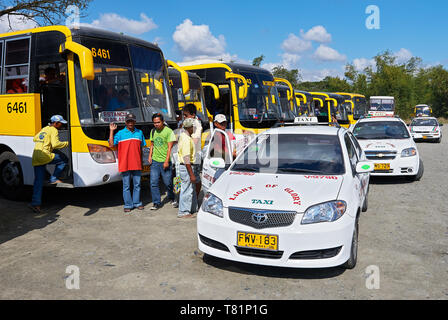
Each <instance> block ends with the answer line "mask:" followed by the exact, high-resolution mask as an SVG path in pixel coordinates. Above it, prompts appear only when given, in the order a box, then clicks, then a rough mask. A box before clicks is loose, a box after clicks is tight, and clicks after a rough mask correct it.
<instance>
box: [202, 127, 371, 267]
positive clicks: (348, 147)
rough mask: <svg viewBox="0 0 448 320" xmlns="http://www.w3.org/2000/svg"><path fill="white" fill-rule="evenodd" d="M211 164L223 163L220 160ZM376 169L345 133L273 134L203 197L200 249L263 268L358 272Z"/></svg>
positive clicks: (294, 130) (290, 130)
mask: <svg viewBox="0 0 448 320" xmlns="http://www.w3.org/2000/svg"><path fill="white" fill-rule="evenodd" d="M210 163H211V164H212V166H215V167H217V168H219V167H224V166H225V162H224V161H223V159H222V158H213V159H211V161H210ZM372 170H373V163H372V162H370V161H366V160H365V156H364V153H363V152H362V149H361V147H360V146H359V144H358V142H357V141H356V139H355V138H354V136H353V135H352V133H351V132H349V131H348V130H346V129H344V128H335V127H329V126H294V127H283V128H273V129H270V130H268V131H266V132H264V133H262V134H260V135H258V136H257V137H256V139H254V140H253V141H252V142H251V143H250V144H249V145H248V146H247V147H246V148H245V150H244V151H243V152H242V153H241V154H240V155H239V156H238V157H237V159H236V160H235V161H234V162H233V163H232V165H231V166H230V168H229V169H228V170H226V171H225V172H224V173H223V174H222V175H221V176H220V177H219V178H218V179H217V180H216V182H215V183H214V184H213V185H211V187H210V188H209V190H208V192H207V193H206V194H205V197H204V200H203V203H202V206H201V208H200V210H199V213H198V216H197V232H198V243H199V249H200V250H201V251H202V252H204V253H205V254H208V255H211V256H215V257H219V258H223V259H228V260H234V261H239V262H244V263H251V264H258V265H269V266H281V267H298V268H320V267H333V266H339V265H344V266H345V267H346V268H354V267H355V265H356V260H357V250H358V221H359V216H360V212H361V211H365V210H367V192H368V185H369V172H370V171H372Z"/></svg>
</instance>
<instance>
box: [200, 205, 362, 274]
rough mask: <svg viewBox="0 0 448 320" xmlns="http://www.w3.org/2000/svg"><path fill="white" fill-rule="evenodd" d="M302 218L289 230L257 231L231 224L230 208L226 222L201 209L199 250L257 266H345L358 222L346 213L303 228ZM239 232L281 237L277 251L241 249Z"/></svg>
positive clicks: (225, 212) (299, 215) (269, 229)
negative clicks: (332, 220) (335, 218)
mask: <svg viewBox="0 0 448 320" xmlns="http://www.w3.org/2000/svg"><path fill="white" fill-rule="evenodd" d="M302 216H303V214H297V215H296V217H295V219H294V222H293V223H292V224H291V225H290V226H288V227H278V228H266V229H255V228H253V227H250V226H246V225H243V224H239V223H236V222H233V221H232V220H230V218H229V216H228V208H225V209H224V218H220V217H217V216H214V215H212V214H210V213H208V212H204V211H202V209H201V210H200V211H199V213H198V217H197V230H198V243H199V249H200V250H201V251H202V252H204V253H206V254H209V255H211V256H215V257H219V258H223V259H227V260H233V261H238V262H243V263H251V264H258V265H269V266H278V267H296V268H325V267H335V266H340V265H342V264H344V263H345V262H346V261H347V260H348V259H349V257H350V249H351V243H352V236H353V230H354V225H355V219H354V218H353V217H352V216H350V215H349V214H348V213H345V214H344V215H343V216H342V217H341V218H340V219H339V220H337V221H335V222H325V223H317V224H310V225H301V224H300V222H301V220H302ZM238 231H240V232H248V233H258V234H260V233H261V234H269V235H278V251H269V250H259V249H251V248H246V247H244V248H242V247H238V246H237V232H238ZM328 256H330V257H328ZM310 257H311V258H310Z"/></svg>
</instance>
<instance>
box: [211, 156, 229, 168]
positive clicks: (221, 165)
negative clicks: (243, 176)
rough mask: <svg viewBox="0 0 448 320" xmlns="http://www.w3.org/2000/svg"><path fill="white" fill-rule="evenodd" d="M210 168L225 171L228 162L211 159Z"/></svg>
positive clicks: (221, 159) (220, 159)
mask: <svg viewBox="0 0 448 320" xmlns="http://www.w3.org/2000/svg"><path fill="white" fill-rule="evenodd" d="M210 166H211V167H212V168H213V169H225V168H226V162H225V161H224V159H223V158H211V159H210Z"/></svg>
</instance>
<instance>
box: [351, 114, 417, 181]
mask: <svg viewBox="0 0 448 320" xmlns="http://www.w3.org/2000/svg"><path fill="white" fill-rule="evenodd" d="M351 130H352V131H353V135H354V136H355V137H356V139H357V140H358V141H359V144H360V145H361V147H362V149H363V150H364V152H365V154H366V157H367V159H369V160H371V161H373V162H374V171H373V172H372V173H371V175H372V176H407V177H409V178H410V179H411V180H413V181H416V180H420V179H421V177H422V176H423V162H422V160H421V159H420V156H419V152H418V150H417V145H416V144H415V142H414V140H413V139H412V136H411V133H410V131H409V129H408V127H407V126H406V124H405V123H404V121H403V120H401V119H400V118H398V117H367V118H362V119H360V120H358V122H357V123H356V124H355V125H354V126H353V127H352V128H351Z"/></svg>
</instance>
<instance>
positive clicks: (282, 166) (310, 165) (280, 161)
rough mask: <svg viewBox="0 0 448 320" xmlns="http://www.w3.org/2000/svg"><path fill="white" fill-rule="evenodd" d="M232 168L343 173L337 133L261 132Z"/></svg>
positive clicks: (239, 169) (328, 173) (277, 171)
mask: <svg viewBox="0 0 448 320" xmlns="http://www.w3.org/2000/svg"><path fill="white" fill-rule="evenodd" d="M231 170H232V171H250V172H263V173H274V174H304V175H306V174H324V175H339V174H344V173H345V169H344V161H343V156H342V149H341V144H340V143H339V139H338V137H337V136H330V135H316V134H263V135H260V136H258V137H257V139H255V140H254V141H253V142H252V143H251V144H250V145H249V146H248V147H247V148H246V149H245V151H244V153H243V154H242V155H240V156H239V157H238V158H237V160H236V161H235V164H234V166H233V167H232V169H231Z"/></svg>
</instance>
